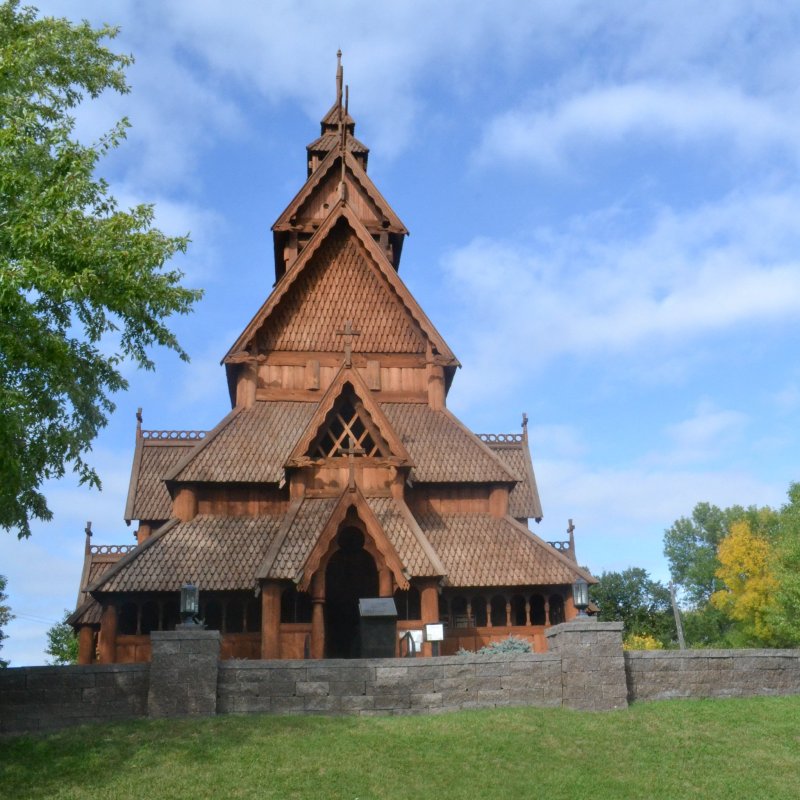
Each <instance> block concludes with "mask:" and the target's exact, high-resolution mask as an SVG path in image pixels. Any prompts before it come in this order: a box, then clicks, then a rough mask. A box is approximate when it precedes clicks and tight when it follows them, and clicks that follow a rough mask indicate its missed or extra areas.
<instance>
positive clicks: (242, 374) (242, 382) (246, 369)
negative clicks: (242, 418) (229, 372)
mask: <svg viewBox="0 0 800 800" xmlns="http://www.w3.org/2000/svg"><path fill="white" fill-rule="evenodd" d="M257 384H258V377H257V369H256V366H255V364H241V365H240V366H239V374H238V375H237V376H236V405H237V406H245V408H249V407H250V406H252V405H255V402H256V387H257Z"/></svg>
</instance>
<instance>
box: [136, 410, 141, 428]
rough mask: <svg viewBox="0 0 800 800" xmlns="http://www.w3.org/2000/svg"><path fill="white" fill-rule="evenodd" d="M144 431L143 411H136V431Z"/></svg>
mask: <svg viewBox="0 0 800 800" xmlns="http://www.w3.org/2000/svg"><path fill="white" fill-rule="evenodd" d="M141 429H142V409H141V408H137V409H136V431H137V432H138V431H140V430H141Z"/></svg>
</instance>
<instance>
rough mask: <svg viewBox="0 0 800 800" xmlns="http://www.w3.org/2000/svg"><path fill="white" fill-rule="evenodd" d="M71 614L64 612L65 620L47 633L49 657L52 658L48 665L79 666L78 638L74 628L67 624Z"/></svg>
mask: <svg viewBox="0 0 800 800" xmlns="http://www.w3.org/2000/svg"><path fill="white" fill-rule="evenodd" d="M69 615H70V612H69V611H65V612H64V618H63V619H62V620H61V622H57V623H56V624H55V625H53V627H52V628H50V630H48V631H47V649H46V650H45V652H46V653H47V655H49V656H52V659H53V660H52V661H48V662H47V663H48V664H53V665H61V664H77V663H78V637H77V636H75V631H74V630H72V626H71V625H69V624H68V623H67V618H68V617H69Z"/></svg>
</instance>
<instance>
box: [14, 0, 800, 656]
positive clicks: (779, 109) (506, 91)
mask: <svg viewBox="0 0 800 800" xmlns="http://www.w3.org/2000/svg"><path fill="white" fill-rule="evenodd" d="M39 7H40V8H41V9H42V10H43V11H46V12H47V13H53V14H57V15H64V16H68V17H71V18H73V19H77V18H81V17H87V18H89V19H91V20H92V21H93V22H100V21H107V22H110V23H113V24H118V25H120V26H121V27H122V32H121V34H120V37H119V38H118V39H117V41H116V42H115V44H114V47H115V49H118V50H120V51H124V52H132V53H133V54H134V55H135V56H136V64H135V66H134V67H133V68H132V69H131V71H130V73H129V77H130V82H131V85H132V90H133V91H132V93H131V94H130V95H127V96H124V97H117V96H111V95H107V96H103V97H101V98H100V99H99V100H97V101H96V102H93V103H90V104H87V105H86V106H84V107H82V108H81V109H80V111H79V113H78V131H79V133H80V135H81V137H83V138H84V139H87V140H90V139H93V138H96V137H97V136H98V135H99V134H100V133H101V132H102V131H104V130H106V129H108V128H109V127H110V126H111V125H112V124H113V122H114V121H115V120H116V119H118V118H119V117H121V116H123V115H127V116H128V117H129V118H130V121H131V124H132V128H131V131H130V133H129V136H128V140H127V141H126V142H125V144H124V145H123V146H122V147H121V148H120V149H119V150H118V151H117V152H116V153H114V154H113V155H112V157H110V158H109V159H107V161H106V162H105V163H104V164H102V165H101V172H102V174H103V175H104V177H106V178H107V179H108V180H109V181H110V183H111V185H112V188H113V191H114V193H115V195H116V196H117V197H118V199H119V200H120V201H121V202H122V203H123V204H126V205H129V204H132V203H134V202H140V201H147V202H154V203H156V213H157V219H158V223H159V225H160V226H161V227H162V228H163V229H165V230H167V231H168V232H170V233H185V232H187V231H190V232H191V236H192V239H193V244H192V245H191V247H190V250H189V253H188V255H186V256H185V257H182V258H180V259H179V264H178V265H179V266H180V267H181V269H183V270H184V271H185V272H186V276H187V278H186V281H187V283H188V284H189V285H192V286H199V287H202V288H204V289H205V290H206V295H205V298H204V300H203V301H202V302H201V303H200V304H199V305H198V307H197V310H196V312H195V313H194V314H193V315H192V316H190V317H187V318H182V319H180V320H177V321H176V322H175V326H174V327H175V329H176V330H177V332H178V334H179V337H180V339H181V342H182V344H183V345H184V347H185V348H186V349H187V350H188V351H189V353H190V354H191V356H192V363H191V365H188V366H186V365H183V364H182V363H181V362H179V361H178V359H177V358H176V357H174V356H173V355H172V354H170V353H163V352H162V353H156V361H157V371H156V372H155V373H138V372H135V371H130V374H129V375H128V377H129V379H130V391H129V392H128V393H127V394H124V395H121V396H119V397H118V398H117V411H116V413H115V415H114V416H113V418H112V419H111V421H110V424H109V426H108V428H107V429H106V430H105V431H104V432H103V433H102V435H101V437H100V438H99V439H98V440H97V443H96V446H95V448H94V452H93V455H92V458H93V463H94V464H95V465H96V466H97V468H98V469H99V471H100V474H101V477H102V479H103V483H104V489H103V491H102V493H97V492H90V491H84V490H82V489H79V488H78V487H76V485H75V482H74V481H73V480H69V479H66V480H64V481H61V482H59V483H55V484H52V485H50V486H48V490H47V493H48V498H49V500H50V503H51V506H52V508H53V511H54V512H55V519H54V520H53V522H51V523H49V524H47V525H36V526H34V536H33V537H32V538H31V539H30V540H28V541H23V542H18V541H17V540H16V539H14V538H13V537H12V536H4V537H0V573H3V574H6V575H7V577H8V579H9V585H8V593H9V596H10V603H11V606H12V609H13V610H14V611H15V612H16V613H17V615H18V618H17V620H15V621H14V622H13V623H12V624H11V625H10V626H8V628H7V633H8V634H9V637H10V638H9V639H8V640H6V642H5V643H4V646H3V651H2V654H3V656H4V657H5V658H10V659H11V660H12V663H13V664H15V665H18V666H19V665H23V664H35V663H42V662H43V659H44V656H43V649H44V647H45V635H44V634H45V631H46V629H47V627H48V626H49V623H51V622H52V621H55V620H56V619H58V618H59V617H60V616H61V613H62V610H63V609H65V608H72V607H73V606H74V602H75V594H76V591H77V585H78V579H79V575H80V569H81V565H82V559H83V555H82V554H83V542H84V539H83V528H84V525H85V522H86V520H87V519H91V520H92V523H93V527H94V530H95V532H96V535H95V539H94V541H95V542H96V543H123V544H125V543H131V542H132V541H133V532H132V529H130V528H127V527H126V526H125V523H124V522H123V520H122V515H123V510H124V503H125V496H126V492H127V485H128V478H129V471H130V461H131V457H132V452H133V443H134V428H135V420H134V412H135V409H136V407H137V406H142V407H143V408H144V420H145V427H149V428H162V427H163V428H210V427H212V426H213V425H214V424H215V423H216V422H217V421H218V420H219V419H220V418H221V417H222V416H223V415H224V413H225V412H226V410H227V408H228V401H227V391H226V384H225V377H224V372H223V369H222V367H220V366H219V360H220V358H221V357H222V355H224V353H225V352H226V350H227V349H228V347H229V346H230V344H231V343H232V342H233V341H234V340H235V338H236V336H237V335H238V333H239V332H240V331H241V329H242V328H243V327H244V326H245V324H246V323H247V322H248V321H249V319H250V317H251V315H252V314H253V313H254V311H255V310H256V309H257V308H258V306H259V305H260V303H261V302H262V301H263V299H264V298H265V297H266V295H267V294H268V292H269V290H270V287H271V282H272V277H273V266H272V244H271V233H270V225H271V224H272V223H273V222H274V220H275V219H276V218H277V216H278V215H279V213H280V212H281V211H282V210H283V208H284V207H285V206H286V204H287V203H288V202H289V200H290V199H291V198H292V196H293V195H294V193H295V192H296V191H297V189H298V188H299V187H300V186H301V185H302V182H303V180H304V178H305V149H304V148H305V145H306V144H307V143H308V142H310V141H311V140H313V139H314V138H315V137H316V136H317V135H318V121H319V119H320V117H321V116H322V115H323V114H324V113H325V111H327V109H328V108H329V107H330V105H331V103H332V102H333V99H334V73H335V65H336V58H335V53H336V50H337V48H341V49H342V50H343V52H344V57H343V62H344V68H345V82H346V83H348V84H349V86H350V110H351V113H352V115H353V116H354V118H355V119H356V123H357V129H356V134H357V136H358V137H359V138H360V139H361V140H362V141H363V142H364V143H366V144H367V145H368V146H369V147H370V148H371V154H370V162H369V172H370V175H371V176H372V178H373V180H374V181H375V182H376V184H377V185H378V187H379V189H380V190H381V192H382V193H383V194H384V196H385V197H386V198H387V200H388V201H389V202H390V203H391V204H392V206H393V207H394V209H395V210H396V211H397V213H398V214H399V216H400V218H401V219H402V220H403V221H404V222H405V224H406V225H407V226H408V228H409V229H410V231H411V236H410V237H409V238H408V240H407V242H406V245H405V247H404V250H403V260H402V263H401V270H400V275H401V277H402V278H403V280H404V281H405V282H406V283H407V285H408V286H409V288H410V289H411V290H412V292H413V293H414V294H415V295H416V297H417V299H418V300H419V301H420V303H421V305H422V307H423V308H424V309H425V311H426V312H427V313H428V315H429V316H430V317H431V319H432V320H433V322H434V324H436V326H437V327H438V329H439V330H440V331H441V333H442V334H443V335H444V337H445V339H446V340H447V342H448V344H449V345H450V347H451V348H452V349H453V350H454V352H455V353H456V355H457V356H458V357H459V359H460V360H461V362H462V364H463V369H462V370H460V372H459V373H458V374H457V375H456V379H455V381H454V384H453V388H452V390H451V392H450V395H449V399H448V404H449V406H450V408H452V409H453V411H454V412H455V413H456V414H458V415H459V416H460V417H461V418H462V419H463V420H464V421H465V422H466V423H467V424H468V425H469V426H470V427H471V428H472V429H473V430H476V431H479V432H511V431H516V430H518V429H519V425H520V418H521V414H522V412H523V411H526V412H527V413H528V415H529V417H530V437H531V442H532V450H533V459H534V468H535V470H536V475H537V479H538V482H539V489H540V493H541V497H542V503H543V507H544V513H545V518H544V520H543V521H542V523H541V524H540V525H539V526H538V527H537V529H536V530H537V533H539V534H540V535H542V536H543V537H544V538H546V539H557V538H563V536H564V530H565V528H566V525H567V519H568V518H569V517H571V518H573V519H574V520H575V524H576V526H577V532H576V535H577V550H578V557H579V560H580V561H581V563H583V564H586V565H587V566H589V568H590V569H591V570H592V571H593V572H595V573H596V574H600V573H601V572H602V571H604V570H619V569H623V568H625V567H627V566H632V565H634V566H642V567H645V568H646V569H648V570H649V571H650V572H651V573H652V574H653V575H654V576H655V577H657V578H659V579H666V578H667V568H666V563H665V561H664V559H663V556H662V552H661V549H662V536H663V532H664V530H665V528H667V527H668V526H669V525H670V524H671V523H672V522H673V521H674V520H675V519H676V518H678V517H679V516H681V515H685V514H689V513H690V512H691V509H692V508H693V506H694V505H695V503H697V502H698V501H701V500H708V501H710V502H714V503H717V504H719V505H730V504H733V503H741V504H745V505H749V504H752V503H755V504H759V505H761V504H771V505H777V504H780V503H781V502H782V501H783V498H784V496H785V491H786V488H787V487H788V485H789V483H790V481H792V480H796V479H798V478H800V473H798V470H797V468H796V467H797V453H798V439H799V438H800V437H799V436H798V429H800V424H799V423H800V364H798V361H797V358H796V353H797V349H798V335H799V334H800V324H799V323H798V319H800V313H799V312H800V269H799V268H798V267H799V265H798V253H800V226H798V224H797V221H798V219H800V180H798V166H800V80H798V77H800V46H799V45H798V43H800V11H798V10H797V9H796V8H795V7H794V6H793V5H792V4H786V3H777V2H775V3H772V2H765V1H764V0H760V1H759V2H736V1H735V0H730V1H729V2H726V3H719V4H717V3H715V4H707V3H697V2H678V1H676V2H669V3H640V2H604V3H595V2H558V3H545V2H527V3H522V2H494V3H492V4H491V7H490V6H489V4H481V3H475V4H466V3H455V2H447V1H446V0H442V1H440V2H437V3H428V2H404V3H392V4H388V3H387V4H383V3H371V2H355V1H352V2H330V1H328V2H315V1H312V2H304V3H295V2H288V0H287V2H264V3H258V4H256V3H246V2H237V1H236V0H228V2H226V3H224V4H223V3H217V2H198V0H194V1H193V2H181V1H180V0H172V1H171V2H169V3H162V2H157V1H156V0H136V2H134V1H133V0H131V2H126V1H125V0H119V1H118V2H114V3H108V2H90V1H88V0H82V1H81V2H72V3H70V2H66V1H65V2H59V1H58V0H50V2H40V3H39Z"/></svg>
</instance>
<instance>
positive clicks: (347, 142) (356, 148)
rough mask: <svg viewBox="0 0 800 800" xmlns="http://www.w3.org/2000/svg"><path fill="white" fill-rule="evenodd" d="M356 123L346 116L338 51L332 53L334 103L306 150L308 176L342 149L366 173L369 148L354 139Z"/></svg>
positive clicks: (346, 109) (345, 95)
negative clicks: (327, 158) (326, 159)
mask: <svg viewBox="0 0 800 800" xmlns="http://www.w3.org/2000/svg"><path fill="white" fill-rule="evenodd" d="M355 129H356V123H355V120H354V119H353V118H352V117H351V116H350V113H349V110H348V102H347V87H345V85H344V69H343V67H342V51H341V50H337V51H336V99H335V100H334V103H333V105H332V106H331V108H330V110H329V111H328V113H327V114H326V115H325V116H324V117H323V118H322V120H321V121H320V136H319V138H318V139H315V140H314V141H313V142H311V144H310V145H308V146H307V147H306V150H307V151H308V175H309V176H311V174H312V173H313V172H314V171H315V170H316V168H317V167H318V166H319V165H320V164H321V163H322V162H323V161H324V160H325V156H327V155H328V153H330V152H331V150H338V149H339V148H340V147H342V146H343V144H344V147H345V148H346V150H347V152H349V153H351V154H352V155H353V156H354V157H355V159H356V161H358V163H359V164H360V165H361V167H362V168H363V169H364V171H366V169H367V158H368V156H369V148H368V147H366V146H365V145H364V144H362V143H361V142H359V141H358V139H356V137H355V135H354V134H355Z"/></svg>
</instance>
